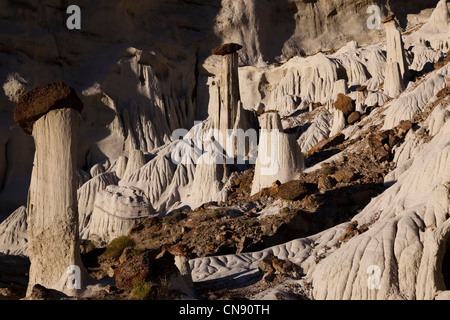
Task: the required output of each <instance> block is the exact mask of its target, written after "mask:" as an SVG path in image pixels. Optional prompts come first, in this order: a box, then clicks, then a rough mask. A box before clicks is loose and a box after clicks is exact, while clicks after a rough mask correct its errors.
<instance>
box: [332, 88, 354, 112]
mask: <svg viewBox="0 0 450 320" xmlns="http://www.w3.org/2000/svg"><path fill="white" fill-rule="evenodd" d="M334 107H335V108H336V109H338V110H340V111H342V112H343V113H344V115H345V117H348V116H349V115H351V114H352V113H353V112H354V111H355V102H354V101H353V100H352V98H350V97H349V96H346V95H344V94H342V93H339V94H338V97H337V100H336V102H335V103H334Z"/></svg>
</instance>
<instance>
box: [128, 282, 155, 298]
mask: <svg viewBox="0 0 450 320" xmlns="http://www.w3.org/2000/svg"><path fill="white" fill-rule="evenodd" d="M152 287H153V285H152V283H151V282H145V281H144V280H141V279H134V280H133V290H132V291H131V298H132V299H133V300H148V299H149V298H150V295H151V292H152Z"/></svg>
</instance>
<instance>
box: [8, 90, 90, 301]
mask: <svg viewBox="0 0 450 320" xmlns="http://www.w3.org/2000/svg"><path fill="white" fill-rule="evenodd" d="M82 109H83V105H82V103H81V101H80V100H79V98H78V97H77V95H76V93H75V91H74V90H73V89H70V88H69V87H67V86H66V85H65V84H63V83H61V82H60V83H56V84H51V85H48V86H45V87H39V88H37V89H34V90H32V91H30V92H28V93H25V94H24V95H23V96H22V97H21V98H20V99H19V103H18V105H17V107H16V109H15V114H14V118H15V120H16V122H17V124H18V125H19V126H20V127H21V128H22V129H23V130H24V131H25V132H26V133H28V134H32V136H33V138H34V141H35V146H36V151H35V157H34V166H33V172H32V177H31V183H30V189H29V194H28V204H27V212H28V218H27V219H28V230H27V232H28V238H29V247H28V253H29V257H30V262H31V265H30V273H29V284H28V291H27V295H29V294H30V293H31V291H32V289H33V287H34V285H36V284H40V285H42V286H44V287H46V288H48V289H55V290H58V291H61V292H64V293H66V294H68V295H71V296H73V295H77V294H78V293H81V291H80V290H81V289H82V288H83V282H84V277H85V273H84V268H83V264H82V261H81V256H80V244H79V227H78V208H77V175H76V159H77V157H76V150H77V130H78V125H79V120H80V112H81V110H82ZM70 279H72V280H70ZM68 280H70V281H68Z"/></svg>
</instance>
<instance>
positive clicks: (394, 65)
mask: <svg viewBox="0 0 450 320" xmlns="http://www.w3.org/2000/svg"><path fill="white" fill-rule="evenodd" d="M383 23H384V25H385V28H386V42H387V60H386V73H385V82H384V91H385V93H386V95H388V96H390V97H396V96H398V95H399V94H400V93H402V92H403V91H404V90H405V81H406V77H407V73H408V63H407V62H406V54H405V46H404V43H403V39H402V34H401V32H400V29H399V26H398V24H397V21H396V20H395V16H394V15H390V16H388V17H387V18H386V19H385V20H384V21H383Z"/></svg>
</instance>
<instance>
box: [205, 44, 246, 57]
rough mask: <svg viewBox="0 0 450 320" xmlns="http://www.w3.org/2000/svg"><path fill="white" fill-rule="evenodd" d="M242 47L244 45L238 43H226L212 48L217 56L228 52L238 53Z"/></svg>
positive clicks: (212, 51) (212, 52)
mask: <svg viewBox="0 0 450 320" xmlns="http://www.w3.org/2000/svg"><path fill="white" fill-rule="evenodd" d="M241 49H242V46H241V45H240V44H237V43H225V44H223V45H221V46H218V47H216V48H214V49H212V50H211V54H213V55H215V56H224V55H227V54H232V53H236V52H238V51H239V50H241Z"/></svg>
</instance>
